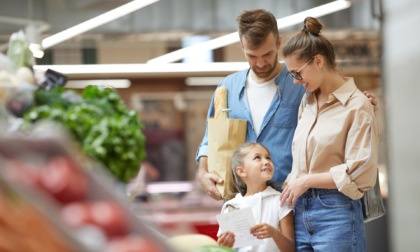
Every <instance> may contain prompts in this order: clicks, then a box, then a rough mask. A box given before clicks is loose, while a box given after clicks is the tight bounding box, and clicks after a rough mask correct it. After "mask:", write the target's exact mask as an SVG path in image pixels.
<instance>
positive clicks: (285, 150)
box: [196, 66, 305, 187]
mask: <svg viewBox="0 0 420 252" xmlns="http://www.w3.org/2000/svg"><path fill="white" fill-rule="evenodd" d="M248 72H249V69H246V70H243V71H240V72H237V73H234V74H231V75H229V76H227V77H226V78H225V79H224V80H223V81H222V82H221V83H220V84H219V86H226V87H227V93H228V107H229V108H230V109H231V110H232V111H231V112H230V113H229V116H230V118H235V119H243V120H247V121H248V124H247V134H246V142H258V143H261V144H263V145H264V146H265V147H267V149H268V150H269V151H270V154H271V158H272V160H273V163H274V167H275V169H274V176H273V179H272V181H273V182H277V186H278V187H280V186H281V185H282V184H283V182H284V180H285V179H286V177H287V175H288V174H289V173H290V171H291V169H292V148H291V146H292V141H293V134H294V132H295V129H296V125H297V119H298V108H299V104H300V101H301V99H302V96H303V94H304V93H305V89H304V88H303V87H302V85H295V84H293V78H292V77H291V76H290V75H289V74H287V68H286V66H284V68H283V70H282V71H281V72H280V73H279V75H278V76H277V77H276V78H275V79H274V81H275V83H276V85H277V90H278V92H277V94H276V95H275V97H274V98H273V102H272V104H271V106H270V108H269V109H268V111H267V114H266V115H265V116H264V120H263V122H262V125H261V129H260V132H259V134H258V135H257V134H256V133H255V130H254V125H253V123H252V118H251V113H250V110H249V107H248V101H247V95H246V90H245V84H246V78H247V74H248ZM213 116H214V95H213V98H212V101H211V103H210V108H209V111H208V113H207V119H208V118H210V117H213ZM207 146H208V139H207V127H206V133H205V135H204V138H203V141H202V142H201V144H200V146H199V147H198V150H197V153H196V162H197V163H198V159H199V158H200V157H201V156H207V153H208V152H207V150H208V149H207Z"/></svg>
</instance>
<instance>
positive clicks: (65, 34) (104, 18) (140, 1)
mask: <svg viewBox="0 0 420 252" xmlns="http://www.w3.org/2000/svg"><path fill="white" fill-rule="evenodd" d="M157 1H159V0H134V1H131V2H129V3H127V4H124V5H122V6H120V7H117V8H115V9H113V10H111V11H108V12H105V13H104V14H101V15H99V16H97V17H94V18H92V19H89V20H87V21H85V22H83V23H80V24H78V25H75V26H73V27H70V28H68V29H66V30H64V31H61V32H59V33H56V34H54V35H52V36H49V37H47V38H45V39H44V40H42V47H43V48H44V49H47V48H50V47H52V46H54V45H56V44H58V43H61V42H63V41H65V40H67V39H69V38H72V37H74V36H77V35H79V34H81V33H84V32H86V31H89V30H91V29H94V28H96V27H98V26H101V25H103V24H105V23H108V22H110V21H113V20H115V19H117V18H120V17H122V16H125V15H127V14H129V13H131V12H134V11H136V10H139V9H141V8H143V7H145V6H147V5H150V4H152V3H155V2H157Z"/></svg>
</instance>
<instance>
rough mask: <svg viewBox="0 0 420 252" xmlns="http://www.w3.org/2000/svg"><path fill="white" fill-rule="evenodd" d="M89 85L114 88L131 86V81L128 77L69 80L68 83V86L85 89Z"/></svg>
mask: <svg viewBox="0 0 420 252" xmlns="http://www.w3.org/2000/svg"><path fill="white" fill-rule="evenodd" d="M87 86H104V87H113V88H129V87H130V86H131V81H130V80H127V79H113V80H69V81H67V83H66V88H77V89H84V88H85V87H87Z"/></svg>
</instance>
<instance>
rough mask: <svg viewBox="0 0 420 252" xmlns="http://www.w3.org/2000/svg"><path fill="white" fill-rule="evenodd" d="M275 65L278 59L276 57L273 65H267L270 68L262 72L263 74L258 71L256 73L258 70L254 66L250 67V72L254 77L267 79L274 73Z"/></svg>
mask: <svg viewBox="0 0 420 252" xmlns="http://www.w3.org/2000/svg"><path fill="white" fill-rule="evenodd" d="M277 64H278V57H277V56H276V58H275V60H274V61H273V64H269V65H268V66H269V67H271V66H272V67H271V68H269V69H268V70H267V71H264V72H258V71H256V70H258V69H260V68H259V67H256V66H254V67H252V71H253V72H254V73H255V75H256V76H258V77H259V78H267V77H269V76H270V75H271V74H272V73H273V72H274V70H275V69H276V66H277ZM266 66H267V65H265V66H264V67H266Z"/></svg>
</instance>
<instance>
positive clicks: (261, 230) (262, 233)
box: [250, 223, 279, 239]
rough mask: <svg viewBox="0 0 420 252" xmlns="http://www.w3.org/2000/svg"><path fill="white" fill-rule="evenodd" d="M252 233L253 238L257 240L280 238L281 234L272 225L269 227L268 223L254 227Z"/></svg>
mask: <svg viewBox="0 0 420 252" xmlns="http://www.w3.org/2000/svg"><path fill="white" fill-rule="evenodd" d="M250 232H251V234H252V235H253V236H255V237H257V239H266V238H271V237H275V236H278V234H279V231H278V230H277V229H275V228H274V227H273V226H271V225H268V224H267V223H261V224H258V225H255V226H253V227H252V228H251V229H250Z"/></svg>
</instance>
